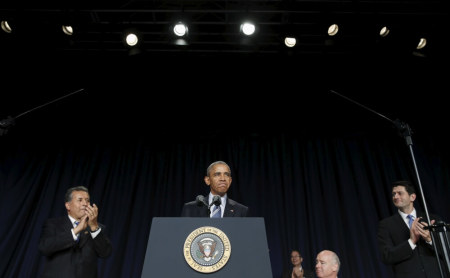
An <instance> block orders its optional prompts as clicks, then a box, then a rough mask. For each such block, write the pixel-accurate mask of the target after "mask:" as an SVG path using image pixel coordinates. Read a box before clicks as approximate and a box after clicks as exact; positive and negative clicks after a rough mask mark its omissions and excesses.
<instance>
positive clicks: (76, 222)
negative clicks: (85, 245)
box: [73, 221, 81, 242]
mask: <svg viewBox="0 0 450 278" xmlns="http://www.w3.org/2000/svg"><path fill="white" fill-rule="evenodd" d="M73 223H74V224H75V227H76V226H78V224H80V221H75V222H73ZM80 234H81V232H80V233H78V235H77V242H78V241H80Z"/></svg>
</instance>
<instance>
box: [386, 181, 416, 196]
mask: <svg viewBox="0 0 450 278" xmlns="http://www.w3.org/2000/svg"><path fill="white" fill-rule="evenodd" d="M396 186H403V187H405V190H406V192H408V194H409V195H411V194H416V190H415V189H414V186H413V185H412V183H411V182H410V181H407V180H399V181H394V182H392V188H394V187H396Z"/></svg>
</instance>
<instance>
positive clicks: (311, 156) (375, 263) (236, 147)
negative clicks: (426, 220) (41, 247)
mask: <svg viewBox="0 0 450 278" xmlns="http://www.w3.org/2000/svg"><path fill="white" fill-rule="evenodd" d="M52 58H54V57H52ZM150 58H151V57H150ZM127 59H132V58H127ZM127 59H125V60H126V62H123V61H120V63H119V62H117V61H106V60H103V59H95V58H92V59H91V60H89V59H86V60H83V61H80V62H79V63H78V62H76V61H75V60H76V59H73V60H71V61H70V62H67V61H60V62H53V63H52V64H51V65H50V66H51V67H53V69H52V70H50V71H39V69H40V68H41V67H42V65H43V63H45V59H36V60H32V61H29V63H28V64H27V65H28V66H27V67H25V68H23V67H20V66H19V65H16V64H15V63H14V62H10V63H9V65H11V69H12V70H11V71H8V72H5V74H6V75H5V74H4V75H2V76H3V77H4V80H10V79H11V78H12V77H13V75H16V74H19V73H20V74H21V76H22V77H23V82H19V83H14V84H7V83H6V82H3V84H2V86H3V88H2V91H3V92H4V101H2V103H1V109H2V110H0V112H1V115H0V116H2V117H3V118H6V116H8V115H12V116H17V115H19V114H21V113H22V112H24V111H28V110H30V109H31V108H33V107H37V106H38V105H40V104H42V103H45V102H48V101H50V100H52V99H55V98H57V97H60V96H62V95H64V94H67V93H70V92H73V91H75V90H77V89H80V88H84V89H85V90H84V91H83V92H81V93H79V94H76V95H73V96H70V97H67V98H65V99H63V100H61V101H59V102H57V103H54V104H51V105H48V106H45V107H43V108H41V109H38V110H35V111H32V112H30V113H28V114H26V115H24V116H21V117H20V118H18V119H17V121H16V124H15V125H14V126H13V127H11V128H10V130H9V131H8V133H7V134H6V135H3V136H1V137H0V186H1V187H0V190H1V191H0V200H1V202H0V213H1V215H0V216H1V223H2V225H0V238H1V239H2V240H1V241H0V254H2V255H1V256H2V260H1V261H0V276H1V277H5V278H9V277H11V278H12V277H37V275H38V274H39V273H40V272H41V271H42V267H43V262H44V260H43V257H42V256H41V255H40V254H39V252H38V248H37V246H38V241H39V237H40V233H41V228H42V225H43V223H44V221H45V219H47V218H49V217H54V216H59V215H62V214H65V209H64V201H63V198H64V193H65V191H66V190H67V188H69V187H71V186H75V185H85V186H87V187H88V188H89V189H90V192H91V199H92V202H94V203H96V204H97V205H98V206H99V212H100V213H99V219H100V222H102V223H104V224H105V225H106V226H107V232H108V234H109V235H110V238H111V240H112V243H113V253H112V256H111V257H109V258H107V259H104V260H100V266H99V273H100V277H105V278H106V277H108V278H111V277H140V275H141V271H142V266H143V263H144V257H145V251H146V247H147V246H146V245H147V240H148V236H149V232H150V226H151V221H152V218H153V217H177V216H179V215H180V212H181V207H182V205H183V203H185V202H187V201H191V200H193V199H195V197H196V196H197V195H198V194H207V192H208V187H207V186H206V185H205V184H204V182H203V176H204V174H205V170H206V167H207V166H208V165H209V164H210V163H211V162H213V161H216V160H224V161H226V162H228V163H229V165H230V166H231V170H232V176H233V183H232V185H231V189H230V191H229V196H230V197H231V198H233V199H235V200H237V201H239V202H241V203H243V204H246V205H248V206H249V207H250V209H251V212H252V216H255V217H264V220H265V225H266V232H267V240H268V245H269V249H270V259H271V267H272V272H273V276H274V277H280V276H281V272H282V269H283V268H284V267H287V266H289V265H290V261H289V258H290V250H291V249H293V248H296V249H299V250H300V251H301V253H302V255H303V257H304V267H305V268H309V269H311V270H313V269H314V262H315V256H316V254H317V253H318V252H319V251H321V250H323V249H330V250H333V251H335V252H336V253H337V254H338V255H339V257H340V259H341V263H342V265H341V271H340V273H339V276H340V277H341V276H342V277H364V278H379V277H391V271H390V268H389V267H387V266H385V265H384V264H383V263H382V262H381V259H380V254H379V250H378V245H377V236H376V232H377V223H378V221H379V220H380V219H382V218H384V217H387V216H389V215H391V214H392V213H394V212H395V211H396V209H395V207H394V206H393V204H392V200H391V188H390V183H391V182H392V181H393V180H398V179H409V180H412V181H416V175H415V172H414V169H413V167H412V160H411V153H410V150H409V147H408V146H407V145H406V141H405V140H404V138H403V137H402V136H399V134H397V130H396V129H395V128H394V126H393V125H392V124H391V123H390V122H389V121H388V120H386V119H384V118H383V117H380V116H379V115H376V114H375V113H373V112H371V111H368V110H366V109H364V108H362V107H359V106H357V105H355V104H352V103H350V102H348V101H347V100H345V99H342V98H340V97H338V96H336V95H333V94H330V93H329V89H333V90H336V91H338V92H340V93H342V94H345V95H347V96H349V97H352V98H354V99H355V100H357V101H360V102H363V103H364V104H365V105H368V106H369V107H370V108H373V109H375V110H377V111H378V112H380V113H382V114H383V115H386V116H387V117H389V118H390V117H393V118H392V119H395V117H400V118H401V119H403V120H404V121H405V122H407V123H408V124H410V126H411V127H412V129H413V131H414V133H413V135H412V139H413V142H414V145H413V146H412V149H413V154H414V155H415V159H416V162H417V165H418V169H419V174H420V178H421V181H422V185H423V191H424V197H425V200H426V202H427V205H428V210H429V211H430V212H433V213H437V214H439V215H441V216H442V217H443V218H444V219H445V220H446V221H448V220H449V219H450V205H449V202H448V197H449V196H450V187H449V169H450V161H449V147H448V142H449V141H448V136H447V135H445V132H443V129H445V124H444V120H443V115H445V114H446V113H447V112H446V110H445V108H444V107H445V105H443V102H442V100H441V99H440V94H439V92H437V90H438V88H439V86H440V85H441V84H442V83H437V82H436V81H437V80H439V79H440V76H439V74H437V75H436V71H435V70H434V68H431V67H430V69H431V70H433V71H432V74H429V75H427V77H426V79H420V78H417V75H412V73H413V72H414V69H412V68H411V65H410V64H409V65H402V66H400V64H401V63H399V66H395V65H396V64H395V63H393V64H390V65H386V66H383V65H382V63H376V62H375V61H372V63H371V65H375V67H374V68H371V67H364V68H361V67H359V66H361V65H362V63H356V62H354V64H350V65H347V66H350V68H352V69H351V70H346V71H342V70H341V71H340V67H341V66H342V63H343V61H339V62H341V63H340V64H334V63H329V64H326V65H325V66H324V64H323V63H321V64H320V66H317V65H316V64H315V63H314V61H309V62H308V63H306V64H305V63H303V64H302V63H300V62H299V61H298V60H296V61H295V63H293V62H289V61H286V60H285V61H281V62H278V63H279V64H275V66H272V67H269V66H264V65H266V62H267V61H266V60H264V59H262V60H256V59H255V60H250V61H249V60H245V61H244V62H238V61H237V60H236V59H234V60H233V61H226V59H224V60H220V63H219V64H218V65H217V64H216V63H211V61H208V59H203V60H200V62H199V61H194V60H195V59H185V60H182V61H177V60H175V59H170V60H168V61H159V62H158V63H157V64H156V65H155V64H154V63H153V64H152V63H151V61H152V59H147V58H145V59H144V58H142V59H141V60H138V59H136V60H137V61H133V62H132V63H129V62H128V60H127ZM53 60H54V59H53ZM141 62H142V63H141ZM270 62H274V61H270ZM374 63H376V64H374ZM135 65H139V66H140V68H139V69H134V68H126V67H125V69H122V66H135ZM194 65H195V70H194ZM47 66H48V65H47ZM76 66H78V68H77V67H76ZM79 66H84V69H83V70H79ZM143 66H144V70H142V67H143ZM190 67H191V68H190ZM230 67H231V68H232V69H236V71H232V69H231V70H230ZM180 68H182V69H185V70H187V71H183V75H182V76H178V77H176V78H175V79H174V80H169V78H170V77H172V76H173V75H174V74H173V72H172V70H174V69H177V71H180ZM224 68H227V70H225V69H224ZM410 68H411V69H410ZM408 69H410V70H408ZM247 70H256V73H257V74H260V76H259V77H258V78H252V79H250V80H246V79H244V76H245V75H246V72H247ZM290 70H293V71H290ZM335 70H336V73H338V74H334V75H330V73H332V72H334V71H335ZM379 70H387V73H386V72H384V73H383V74H379V73H378V71H379ZM398 70H402V71H407V72H406V73H405V72H403V74H401V76H400V75H398V74H396V73H397V72H398ZM431 70H429V72H430V71H431ZM380 76H384V77H385V78H387V81H388V82H387V83H383V82H386V80H384V81H383V82H381V83H379V82H377V80H379V78H380ZM61 77H66V79H63V80H65V82H64V81H59V82H57V81H56V80H55V79H56V78H61ZM338 77H339V78H338ZM69 78H75V79H69ZM389 82H390V83H389ZM387 84H389V85H387ZM429 85H432V87H428V86H429ZM274 86H275V87H274ZM394 96H395V97H394ZM377 108H378V109H377ZM418 195H419V196H418V200H417V201H416V206H417V207H418V209H423V204H422V201H421V200H422V196H421V195H420V193H419V194H418ZM180 252H181V249H180Z"/></svg>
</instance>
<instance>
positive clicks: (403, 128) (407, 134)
mask: <svg viewBox="0 0 450 278" xmlns="http://www.w3.org/2000/svg"><path fill="white" fill-rule="evenodd" d="M330 92H331V93H333V94H336V95H338V96H340V97H342V98H345V99H346V100H348V101H351V102H353V103H355V104H357V105H358V106H361V107H363V108H364V109H366V110H369V111H371V112H373V113H375V114H377V115H378V116H381V117H382V118H384V119H386V120H388V121H390V122H391V123H393V124H394V126H395V127H396V128H397V130H398V132H399V134H400V135H401V136H403V137H404V138H405V141H406V145H407V146H408V148H409V152H410V155H411V159H412V162H413V166H414V172H415V174H416V178H417V183H418V185H419V190H420V196H421V197H422V202H423V206H424V209H425V215H426V218H427V223H428V227H426V228H427V229H429V230H430V235H431V240H432V241H433V242H434V243H436V241H435V235H434V234H435V233H438V232H439V239H440V240H439V242H440V243H441V248H442V250H443V253H444V256H445V259H446V263H447V271H448V273H450V260H449V253H450V245H449V241H448V237H447V234H446V227H448V226H449V225H448V224H445V223H444V224H443V225H442V224H440V225H431V224H430V222H431V221H430V215H429V214H428V208H427V204H426V201H425V195H424V194H423V190H422V183H421V182H420V176H419V171H418V169H417V164H416V160H415V158H414V151H413V148H412V145H413V143H412V138H411V134H412V132H411V129H410V128H409V125H408V124H407V123H405V122H402V121H400V120H399V119H396V120H395V121H393V120H391V119H389V118H388V117H386V116H384V115H382V114H380V113H378V112H375V111H374V110H372V109H370V108H368V107H366V106H364V105H362V104H360V103H358V102H356V101H354V100H352V99H350V98H348V97H345V96H343V95H341V94H339V93H337V92H336V91H334V90H330ZM438 227H443V229H439V230H438ZM443 234H445V236H446V237H445V239H446V241H447V246H446V245H445V242H444V236H443ZM433 248H434V253H435V255H436V260H437V263H438V266H439V271H440V273H441V278H445V275H444V272H443V269H442V266H441V261H440V260H439V252H438V250H437V244H433Z"/></svg>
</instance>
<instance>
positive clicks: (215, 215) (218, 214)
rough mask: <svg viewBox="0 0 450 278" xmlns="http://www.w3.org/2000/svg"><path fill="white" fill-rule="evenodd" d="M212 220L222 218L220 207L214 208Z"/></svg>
mask: <svg viewBox="0 0 450 278" xmlns="http://www.w3.org/2000/svg"><path fill="white" fill-rule="evenodd" d="M211 218H222V210H221V208H220V206H214V209H213V212H212V214H211Z"/></svg>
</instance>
